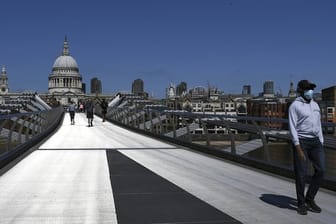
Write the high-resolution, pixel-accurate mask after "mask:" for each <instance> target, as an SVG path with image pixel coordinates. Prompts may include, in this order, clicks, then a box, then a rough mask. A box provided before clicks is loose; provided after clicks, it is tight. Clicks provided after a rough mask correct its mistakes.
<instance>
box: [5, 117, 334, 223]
mask: <svg viewBox="0 0 336 224" xmlns="http://www.w3.org/2000/svg"><path fill="white" fill-rule="evenodd" d="M0 198H1V200H0V214H1V215H0V223H25V224H26V223H132V224H137V223H208V224H209V223H258V224H259V223H267V224H269V223H307V224H308V223H311V224H313V223H314V224H316V223H333V222H334V220H335V219H336V206H335V205H336V197H335V193H334V192H329V191H327V190H324V189H321V191H320V192H319V193H318V195H317V198H316V201H317V202H318V204H320V205H321V207H322V209H323V211H322V213H320V214H313V213H308V215H307V216H300V215H298V214H297V213H296V210H295V209H296V201H295V188H294V184H293V181H291V180H287V179H285V178H279V177H276V176H274V175H269V174H266V173H262V172H258V171H256V170H253V169H250V168H246V167H243V166H238V165H235V164H233V163H231V162H227V161H224V160H221V159H217V158H214V157H211V156H207V155H203V154H200V153H195V152H193V151H191V150H186V149H184V148H182V147H179V146H175V145H171V144H167V143H164V142H160V141H157V140H154V139H151V138H148V137H145V136H142V135H139V134H136V133H133V132H130V131H128V130H125V129H122V128H120V127H118V126H115V125H113V124H111V123H109V122H104V123H103V122H101V119H100V118H97V117H96V118H95V120H94V126H93V127H87V121H86V118H85V115H84V114H76V124H75V125H70V121H69V116H68V114H66V116H65V117H64V121H63V125H62V127H61V128H60V129H59V130H58V131H57V132H56V133H55V134H54V135H53V136H52V137H51V138H49V139H48V140H47V141H46V142H44V143H43V144H42V145H41V146H40V147H39V149H38V150H36V151H34V152H32V153H31V154H30V155H29V156H27V157H26V158H24V159H23V160H21V161H20V162H19V163H18V164H16V165H15V166H14V167H13V168H12V169H10V170H9V171H7V172H5V173H4V174H2V176H1V177H0ZM117 220H118V221H117Z"/></svg>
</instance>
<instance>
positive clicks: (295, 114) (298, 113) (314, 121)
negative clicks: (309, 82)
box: [288, 96, 324, 146]
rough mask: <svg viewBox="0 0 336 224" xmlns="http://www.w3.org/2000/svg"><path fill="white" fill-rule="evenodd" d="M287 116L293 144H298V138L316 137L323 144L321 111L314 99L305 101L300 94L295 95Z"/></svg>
mask: <svg viewBox="0 0 336 224" xmlns="http://www.w3.org/2000/svg"><path fill="white" fill-rule="evenodd" d="M288 118H289V131H290V134H291V138H292V141H293V144H294V145H295V146H296V145H299V144H300V143H299V138H315V137H318V138H319V139H320V142H321V143H322V144H323V141H324V139H323V133H322V127H321V111H320V107H319V106H318V104H317V103H316V102H315V101H314V100H311V101H310V102H307V101H305V99H303V98H302V97H301V96H300V97H297V98H296V99H295V101H294V102H293V103H292V104H291V105H290V107H289V114H288Z"/></svg>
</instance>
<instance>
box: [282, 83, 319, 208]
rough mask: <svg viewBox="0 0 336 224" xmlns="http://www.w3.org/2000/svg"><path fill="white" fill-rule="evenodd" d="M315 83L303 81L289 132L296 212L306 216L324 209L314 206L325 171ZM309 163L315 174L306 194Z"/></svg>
mask: <svg viewBox="0 0 336 224" xmlns="http://www.w3.org/2000/svg"><path fill="white" fill-rule="evenodd" d="M315 87H316V85H315V84H314V83H311V82H309V81H308V80H301V81H300V82H299V83H298V86H297V92H298V94H300V95H299V96H298V97H297V98H296V99H295V101H294V102H293V103H292V104H291V105H290V107H289V114H288V117H289V130H290V134H291V138H292V142H293V145H294V147H293V157H294V172H295V186H296V195H297V201H298V208H297V212H298V213H299V214H301V215H307V211H311V212H316V213H320V212H321V211H322V209H321V208H320V207H319V206H318V205H317V204H316V203H315V200H314V199H315V196H316V194H317V192H318V190H319V187H320V185H321V183H322V180H323V176H324V172H325V158H324V150H323V141H324V139H323V133H322V127H321V111H320V108H319V106H318V104H317V103H316V102H315V101H314V99H313V90H314V88H315ZM308 160H310V162H311V164H312V166H313V168H314V174H313V176H312V179H311V182H310V184H309V188H308V190H307V192H306V195H305V183H306V176H307V169H308Z"/></svg>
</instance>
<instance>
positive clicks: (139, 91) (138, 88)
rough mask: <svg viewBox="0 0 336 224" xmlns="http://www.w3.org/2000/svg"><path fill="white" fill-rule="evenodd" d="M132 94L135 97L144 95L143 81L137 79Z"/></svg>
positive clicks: (133, 84)
mask: <svg viewBox="0 0 336 224" xmlns="http://www.w3.org/2000/svg"><path fill="white" fill-rule="evenodd" d="M132 93H133V94H135V95H142V94H143V93H144V82H143V81H142V79H136V80H134V81H133V83H132Z"/></svg>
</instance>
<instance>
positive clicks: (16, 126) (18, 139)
mask: <svg viewBox="0 0 336 224" xmlns="http://www.w3.org/2000/svg"><path fill="white" fill-rule="evenodd" d="M63 115H64V109H63V107H57V108H53V109H50V110H42V111H35V112H27V113H15V114H8V115H0V168H1V167H2V166H4V165H6V164H7V163H8V162H10V161H11V160H12V159H14V158H15V157H17V156H19V155H20V154H22V153H23V152H24V151H26V150H27V149H28V148H29V147H32V146H33V145H34V144H36V143H37V142H38V141H40V140H41V139H42V138H43V137H45V136H47V135H48V134H49V133H51V132H52V131H53V130H54V129H55V128H56V127H57V126H58V124H59V122H60V121H61V118H62V116H63Z"/></svg>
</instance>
